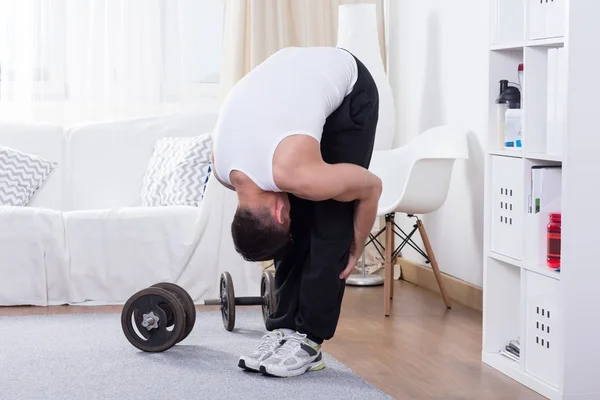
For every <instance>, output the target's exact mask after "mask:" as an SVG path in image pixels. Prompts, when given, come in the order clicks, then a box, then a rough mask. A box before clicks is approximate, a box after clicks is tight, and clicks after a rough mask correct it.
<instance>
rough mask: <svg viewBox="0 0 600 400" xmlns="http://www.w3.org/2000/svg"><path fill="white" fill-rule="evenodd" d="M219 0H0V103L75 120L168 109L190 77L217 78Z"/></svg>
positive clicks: (17, 111) (11, 110)
mask: <svg viewBox="0 0 600 400" xmlns="http://www.w3.org/2000/svg"><path fill="white" fill-rule="evenodd" d="M223 1H224V0H0V107H1V108H0V112H3V114H4V115H6V114H7V113H8V114H9V115H11V116H18V117H19V118H25V119H43V120H46V119H48V118H50V117H53V118H54V119H60V118H59V117H57V116H56V114H57V113H58V114H61V113H62V114H63V115H62V116H61V117H62V119H63V120H69V122H74V121H73V120H88V119H98V118H104V117H106V118H114V117H119V116H126V115H130V114H145V113H154V112H161V111H165V110H168V109H173V108H175V109H177V108H179V107H180V106H181V103H182V102H190V101H193V100H194V98H193V96H190V93H191V91H190V84H191V83H196V84H204V86H210V85H211V84H212V85H213V86H216V85H217V82H218V78H219V77H218V73H219V68H220V61H221V60H220V52H221V48H220V46H221V36H222V26H223V8H224V3H223ZM213 91H215V90H214V89H213ZM201 97H202V95H199V96H197V97H196V98H195V100H198V99H199V98H201ZM40 110H44V111H45V112H42V114H43V115H40ZM66 114H70V115H66ZM56 122H62V121H56Z"/></svg>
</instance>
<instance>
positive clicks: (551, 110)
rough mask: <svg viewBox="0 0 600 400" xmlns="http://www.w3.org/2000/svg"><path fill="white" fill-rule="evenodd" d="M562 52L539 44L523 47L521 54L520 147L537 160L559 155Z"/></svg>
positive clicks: (563, 111) (562, 105)
mask: <svg viewBox="0 0 600 400" xmlns="http://www.w3.org/2000/svg"><path fill="white" fill-rule="evenodd" d="M565 52H566V49H565V48H558V47H554V46H539V47H526V48H525V50H524V53H523V60H524V62H523V63H524V78H523V80H524V83H523V99H522V100H523V101H522V106H523V109H524V110H525V112H524V113H523V148H524V150H525V152H526V153H529V154H531V155H539V156H538V158H540V159H552V160H556V161H560V159H561V157H562V142H563V136H564V134H565V132H564V131H565V129H564V127H565V118H564V115H565V108H564V99H565V96H566V91H565V80H564V75H565V67H566V66H565V65H564V57H565V55H566V53H565ZM534 157H535V156H534ZM532 158H533V157H532Z"/></svg>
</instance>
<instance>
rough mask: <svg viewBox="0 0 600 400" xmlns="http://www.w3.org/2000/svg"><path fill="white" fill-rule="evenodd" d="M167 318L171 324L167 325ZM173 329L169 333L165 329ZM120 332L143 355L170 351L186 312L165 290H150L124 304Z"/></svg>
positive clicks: (183, 322)
mask: <svg viewBox="0 0 600 400" xmlns="http://www.w3.org/2000/svg"><path fill="white" fill-rule="evenodd" d="M168 317H170V318H171V319H172V324H168V319H169V318H168ZM169 325H171V326H172V329H171V330H169V329H167V328H168V327H169V328H170V327H171V326H169ZM121 328H122V329H123V333H124V334H125V337H126V338H127V340H129V342H130V343H131V344H132V345H133V346H135V347H136V348H138V349H140V350H142V351H146V352H161V351H165V350H168V349H170V348H171V347H173V346H174V345H175V344H176V343H177V342H178V340H179V338H180V337H181V334H182V333H183V331H184V329H185V310H184V309H183V305H182V304H181V302H180V301H179V299H178V298H177V297H176V296H175V295H173V294H172V293H171V292H169V291H168V290H166V289H162V288H158V287H150V288H147V289H143V290H140V291H139V292H137V293H135V294H134V295H133V296H131V297H130V298H129V300H127V302H126V303H125V305H124V306H123V311H122V312H121Z"/></svg>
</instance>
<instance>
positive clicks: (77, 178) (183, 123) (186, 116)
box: [65, 113, 216, 210]
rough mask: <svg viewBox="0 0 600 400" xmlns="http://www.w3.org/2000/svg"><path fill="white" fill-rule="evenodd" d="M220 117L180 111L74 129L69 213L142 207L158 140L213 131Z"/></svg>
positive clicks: (69, 164)
mask: <svg viewBox="0 0 600 400" xmlns="http://www.w3.org/2000/svg"><path fill="white" fill-rule="evenodd" d="M215 121H216V114H206V113H178V114H173V115H161V116H155V117H145V118H136V119H130V120H124V121H114V122H98V123H90V124H85V125H78V126H73V127H70V128H68V129H67V130H66V136H67V165H66V167H67V170H68V171H69V173H68V178H67V184H66V185H65V195H66V204H65V207H66V210H95V209H112V208H118V207H137V206H141V204H142V185H143V181H144V175H145V174H146V171H147V168H148V161H149V160H150V157H151V156H152V152H153V151H154V145H155V143H156V141H157V140H158V139H160V138H163V137H191V136H198V135H200V134H203V133H206V132H210V131H211V130H212V128H213V126H214V123H215Z"/></svg>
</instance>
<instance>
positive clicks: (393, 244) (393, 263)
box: [386, 213, 396, 299]
mask: <svg viewBox="0 0 600 400" xmlns="http://www.w3.org/2000/svg"><path fill="white" fill-rule="evenodd" d="M394 215H395V214H394V213H392V214H390V216H389V218H390V222H391V224H390V227H389V231H388V233H389V235H390V236H391V239H390V242H391V243H390V249H392V254H391V255H390V266H391V268H390V282H392V284H391V288H390V299H393V298H394V270H395V268H396V257H393V255H394V249H395V248H396V233H395V232H394ZM386 228H387V225H386Z"/></svg>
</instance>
